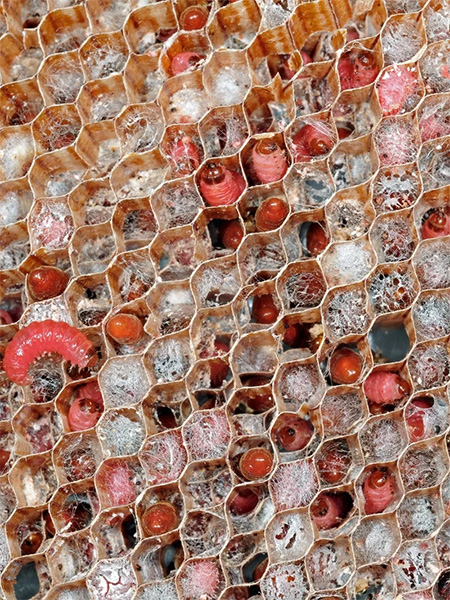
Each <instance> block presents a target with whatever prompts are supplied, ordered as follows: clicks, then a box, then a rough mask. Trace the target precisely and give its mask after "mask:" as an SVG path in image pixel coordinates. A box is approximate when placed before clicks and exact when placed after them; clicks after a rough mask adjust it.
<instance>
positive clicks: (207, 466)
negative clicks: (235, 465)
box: [180, 460, 232, 508]
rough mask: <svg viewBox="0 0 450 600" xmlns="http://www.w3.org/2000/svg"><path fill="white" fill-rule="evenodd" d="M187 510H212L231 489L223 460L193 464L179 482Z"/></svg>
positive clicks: (227, 471)
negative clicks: (196, 508) (197, 508)
mask: <svg viewBox="0 0 450 600" xmlns="http://www.w3.org/2000/svg"><path fill="white" fill-rule="evenodd" d="M180 489H181V490H182V492H183V495H184V500H185V503H186V506H187V507H188V508H193V507H194V506H196V507H199V508H213V507H215V506H217V505H219V504H221V503H222V502H223V501H224V500H225V498H226V497H227V495H228V493H229V492H230V491H231V489H232V476H231V473H230V470H229V468H228V465H227V464H226V463H225V461H224V460H217V461H212V462H208V463H201V462H199V463H193V464H191V465H190V466H189V467H188V469H187V470H186V472H185V473H184V474H183V476H182V478H181V480H180Z"/></svg>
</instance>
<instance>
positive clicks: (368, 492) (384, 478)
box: [363, 469, 394, 515]
mask: <svg viewBox="0 0 450 600" xmlns="http://www.w3.org/2000/svg"><path fill="white" fill-rule="evenodd" d="M363 494H364V499H365V505H364V510H365V511H366V514H368V515H373V514H376V513H380V512H383V510H385V509H386V508H387V507H388V506H389V504H390V503H391V502H392V499H393V498H394V479H393V477H392V475H390V474H389V473H388V472H387V470H386V469H376V470H375V471H372V473H371V474H370V475H369V476H368V477H366V479H365V480H364V483H363Z"/></svg>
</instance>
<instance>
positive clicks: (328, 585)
mask: <svg viewBox="0 0 450 600" xmlns="http://www.w3.org/2000/svg"><path fill="white" fill-rule="evenodd" d="M306 568H307V569H308V572H309V574H310V576H311V579H312V582H313V585H314V587H315V588H316V589H319V590H320V589H335V588H340V587H342V586H343V585H345V584H346V583H347V581H348V580H349V579H350V576H351V573H352V571H353V568H354V567H353V559H352V556H351V551H350V548H349V544H348V542H346V541H345V540H339V541H332V542H326V541H324V542H316V543H315V545H314V546H313V548H312V550H311V551H310V552H309V554H308V556H307V558H306Z"/></svg>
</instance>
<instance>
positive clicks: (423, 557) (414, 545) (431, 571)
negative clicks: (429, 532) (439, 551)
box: [393, 540, 439, 592]
mask: <svg viewBox="0 0 450 600" xmlns="http://www.w3.org/2000/svg"><path fill="white" fill-rule="evenodd" d="M438 565H439V561H438V558H437V555H436V550H435V547H434V544H433V543H432V542H431V541H430V540H425V541H423V540H421V541H418V542H406V543H405V544H403V545H402V546H401V548H400V550H399V552H398V553H397V555H396V556H395V558H394V560H393V566H394V574H395V578H396V580H397V586H398V589H399V590H401V591H402V592H415V591H419V590H424V589H426V588H428V587H430V585H431V584H432V583H433V581H434V580H435V578H436V573H437V572H438V571H439V566H438Z"/></svg>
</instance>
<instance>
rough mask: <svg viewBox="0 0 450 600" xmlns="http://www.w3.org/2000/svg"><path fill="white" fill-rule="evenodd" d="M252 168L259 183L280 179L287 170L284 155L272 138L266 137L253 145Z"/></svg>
mask: <svg viewBox="0 0 450 600" xmlns="http://www.w3.org/2000/svg"><path fill="white" fill-rule="evenodd" d="M252 164H253V170H254V172H255V175H256V177H257V179H258V180H259V181H260V182H261V183H271V182H272V181H278V180H279V179H281V178H282V177H283V176H284V174H285V173H286V171H287V168H288V164H287V160H286V155H285V153H284V152H283V150H282V149H281V148H280V146H279V145H278V144H277V143H276V142H275V141H274V140H272V139H270V138H266V139H264V140H261V141H260V142H258V143H257V144H255V145H254V146H253V150H252Z"/></svg>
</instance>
